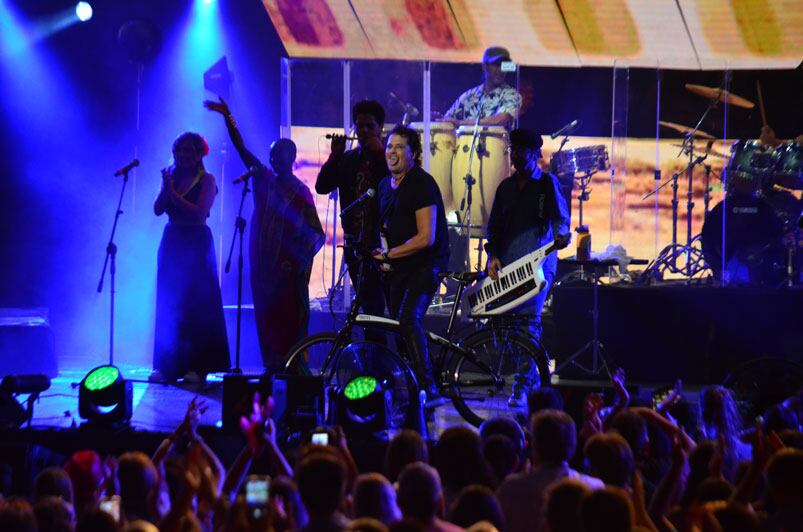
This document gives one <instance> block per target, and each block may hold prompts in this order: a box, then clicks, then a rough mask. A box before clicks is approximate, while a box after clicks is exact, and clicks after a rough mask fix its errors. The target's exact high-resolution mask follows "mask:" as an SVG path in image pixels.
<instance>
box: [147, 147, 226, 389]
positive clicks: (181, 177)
mask: <svg viewBox="0 0 803 532" xmlns="http://www.w3.org/2000/svg"><path fill="white" fill-rule="evenodd" d="M207 153H209V146H207V144H206V141H205V140H204V139H203V137H201V136H200V135H199V134H197V133H191V132H187V133H182V134H181V135H179V137H178V138H177V139H176V140H175V142H173V164H172V165H171V166H169V167H167V168H165V169H163V170H162V189H161V190H160V191H159V195H158V196H157V198H156V201H155V202H154V205H153V211H154V213H155V214H156V216H161V215H162V214H164V213H167V217H168V222H167V225H166V226H165V229H164V233H163V235H162V242H161V243H160V244H159V254H158V273H157V278H156V329H155V332H154V352H153V373H151V376H150V379H149V380H151V381H152V382H172V381H174V380H176V379H177V378H179V377H181V376H184V379H185V381H189V382H194V383H198V382H203V381H204V380H205V379H206V375H207V374H208V373H213V372H216V371H225V370H228V369H229V364H230V361H229V343H228V340H227V338H226V322H225V321H224V319H223V302H222V300H221V297H220V286H219V285H218V277H217V266H216V265H215V246H214V242H213V240H212V232H211V231H210V230H209V227H207V225H206V219H207V217H208V216H209V210H210V209H211V208H212V204H213V203H214V201H215V195H216V194H217V186H216V185H215V177H214V176H213V175H212V174H210V173H209V172H207V171H206V169H205V168H204V164H203V158H204V156H206V154H207Z"/></svg>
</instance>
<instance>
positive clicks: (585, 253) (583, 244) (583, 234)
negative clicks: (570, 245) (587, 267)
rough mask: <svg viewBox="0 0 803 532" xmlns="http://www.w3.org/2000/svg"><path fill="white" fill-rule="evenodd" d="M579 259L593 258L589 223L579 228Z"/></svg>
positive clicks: (576, 256) (577, 257) (577, 256)
mask: <svg viewBox="0 0 803 532" xmlns="http://www.w3.org/2000/svg"><path fill="white" fill-rule="evenodd" d="M575 258H576V259H577V260H591V233H589V232H588V226H587V225H581V226H580V227H578V228H577V255H575Z"/></svg>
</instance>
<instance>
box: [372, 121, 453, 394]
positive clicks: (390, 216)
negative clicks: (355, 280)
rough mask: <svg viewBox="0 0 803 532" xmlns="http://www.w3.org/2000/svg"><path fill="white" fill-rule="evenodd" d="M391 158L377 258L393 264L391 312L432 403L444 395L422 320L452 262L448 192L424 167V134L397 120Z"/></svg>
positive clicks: (383, 185)
mask: <svg viewBox="0 0 803 532" xmlns="http://www.w3.org/2000/svg"><path fill="white" fill-rule="evenodd" d="M385 159H386V160H387V163H388V168H389V169H390V175H389V176H387V177H385V178H384V179H383V180H382V181H381V182H380V183H379V222H380V224H381V227H382V229H383V231H384V232H385V233H386V235H387V249H385V250H383V249H377V250H375V251H374V258H375V259H376V260H377V261H381V262H383V263H385V264H389V265H390V269H391V270H390V272H389V273H388V274H386V275H385V278H384V283H385V289H386V291H387V292H386V293H387V294H388V306H389V308H390V312H391V315H392V316H393V317H394V318H397V319H398V320H399V328H400V329H401V334H402V336H403V338H404V343H405V346H406V348H407V354H408V355H409V358H410V360H411V361H412V366H413V369H414V371H415V376H416V379H417V380H418V386H419V387H420V388H421V389H424V390H426V392H427V403H428V404H429V405H434V404H436V403H437V402H438V401H442V398H441V397H440V396H439V393H438V388H437V385H436V384H435V380H434V378H433V375H432V363H431V362H430V358H429V351H428V347H427V339H426V336H425V333H424V327H423V325H422V320H423V318H424V314H426V312H427V308H428V307H429V304H430V303H431V302H432V297H433V296H434V295H435V291H436V290H437V288H438V283H439V282H440V281H439V278H438V272H440V271H441V270H444V269H446V266H447V264H448V262H449V238H448V236H447V229H446V215H445V212H444V208H443V198H442V197H441V192H440V189H439V188H438V185H437V183H436V182H435V179H434V178H433V177H432V176H431V175H429V174H428V173H427V172H425V171H424V170H423V169H422V168H421V137H420V136H419V134H418V132H417V131H415V130H414V129H410V128H408V127H405V126H396V127H395V128H394V129H393V131H391V132H390V134H389V135H388V140H387V143H386V146H385Z"/></svg>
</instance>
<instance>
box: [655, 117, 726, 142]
mask: <svg viewBox="0 0 803 532" xmlns="http://www.w3.org/2000/svg"><path fill="white" fill-rule="evenodd" d="M658 123H659V124H661V125H662V126H664V127H665V128H669V129H672V130H674V131H677V132H678V133H683V134H684V135H688V134H689V133H691V132H694V135H695V136H696V137H698V138H701V139H715V138H716V137H714V135H712V134H710V133H706V132H705V131H701V130H699V129H695V128H693V127H689V126H684V125H683V124H678V123H677V122H665V121H663V120H659V121H658ZM683 146H685V143H684V144H683ZM681 147H682V146H681Z"/></svg>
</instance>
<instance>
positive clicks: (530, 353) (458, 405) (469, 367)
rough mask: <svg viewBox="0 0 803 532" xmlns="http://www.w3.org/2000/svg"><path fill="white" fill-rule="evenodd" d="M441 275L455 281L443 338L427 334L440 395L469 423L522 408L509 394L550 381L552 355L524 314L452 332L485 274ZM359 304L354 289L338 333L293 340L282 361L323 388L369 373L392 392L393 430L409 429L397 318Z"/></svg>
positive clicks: (412, 383)
mask: <svg viewBox="0 0 803 532" xmlns="http://www.w3.org/2000/svg"><path fill="white" fill-rule="evenodd" d="M352 247H353V246H352ZM355 249H356V248H355ZM356 251H357V253H358V254H359V255H360V256H362V257H363V261H362V263H363V264H365V263H366V262H367V261H368V260H372V259H371V257H370V254H367V253H366V251H365V250H359V249H356ZM363 264H361V267H365V266H364V265H363ZM440 276H441V278H442V279H452V280H454V281H455V282H456V283H457V293H456V295H455V299H454V303H453V305H452V309H451V313H450V316H449V323H448V326H447V328H446V332H445V334H444V336H441V335H438V334H436V333H433V332H431V331H427V332H426V334H427V338H428V340H429V347H430V353H431V356H432V366H433V372H434V376H435V380H436V383H437V384H438V387H439V389H440V390H441V393H442V394H443V395H444V396H446V397H449V398H450V399H451V401H452V403H453V404H454V406H455V409H456V410H457V412H458V413H459V414H460V415H461V416H462V417H463V418H464V419H465V420H466V421H468V422H469V423H472V424H473V425H477V426H479V425H480V424H481V423H482V422H483V421H484V420H485V419H487V418H489V417H492V416H496V415H510V414H511V413H515V412H526V409H527V405H526V402H525V404H522V403H521V402H517V403H511V402H510V401H509V399H510V398H511V396H513V395H514V393H513V392H514V391H516V392H518V391H519V390H523V389H529V388H531V387H534V386H541V385H545V384H548V382H549V356H548V354H547V352H546V350H544V348H543V347H542V346H541V344H540V342H539V341H538V340H537V339H536V338H535V336H533V335H532V334H531V333H530V332H529V331H528V330H527V329H526V327H525V326H524V322H525V320H526V318H525V317H521V316H515V315H507V316H500V317H495V318H490V319H479V320H474V319H473V318H470V319H471V321H472V324H471V326H470V327H468V330H466V328H463V329H461V331H460V334H457V335H455V334H454V333H455V324H456V322H457V317H458V313H459V312H460V301H461V296H462V294H463V291H464V290H465V288H466V287H467V286H469V285H471V284H472V283H474V282H475V281H477V280H478V279H480V278H482V277H483V276H484V274H483V273H481V272H443V273H441V274H440ZM358 284H359V283H358ZM359 301H360V287H359V286H357V287H356V296H355V298H354V301H353V302H352V304H351V308H350V310H349V313H348V316H347V318H346V323H345V325H344V326H343V327H342V328H341V329H340V330H339V331H337V332H325V333H319V334H314V335H311V336H309V337H307V338H305V339H304V340H302V341H300V342H298V343H297V344H296V345H295V346H294V347H293V348H291V349H290V351H289V353H288V355H287V357H286V359H285V369H286V370H287V371H288V372H289V373H292V374H299V375H322V376H323V378H324V385H325V386H326V387H328V388H330V389H335V390H340V389H343V387H345V386H346V384H348V382H350V381H351V380H353V379H354V378H356V377H358V376H363V375H370V376H373V377H375V378H376V379H377V381H378V382H381V383H383V384H384V385H385V386H386V387H387V388H388V389H389V390H390V394H391V400H392V411H391V420H390V424H391V427H390V428H391V429H397V428H402V427H406V426H410V421H411V420H412V419H413V417H412V416H417V415H418V411H417V409H418V408H419V402H418V397H419V387H418V383H417V382H416V378H415V374H414V372H413V370H412V369H411V367H410V360H409V359H408V357H407V356H406V355H405V349H404V341H403V339H402V337H401V334H400V331H399V322H398V321H396V320H393V319H389V318H385V317H383V316H372V315H369V314H361V313H360V312H359V310H358V309H359ZM466 312H467V310H466ZM454 336H457V337H458V339H453V337H454ZM388 337H389V338H388ZM383 338H384V341H383V340H382V339H383ZM437 348H440V349H437Z"/></svg>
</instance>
